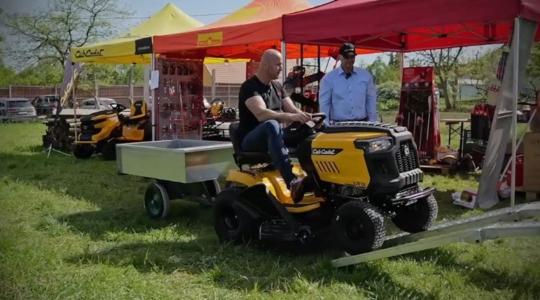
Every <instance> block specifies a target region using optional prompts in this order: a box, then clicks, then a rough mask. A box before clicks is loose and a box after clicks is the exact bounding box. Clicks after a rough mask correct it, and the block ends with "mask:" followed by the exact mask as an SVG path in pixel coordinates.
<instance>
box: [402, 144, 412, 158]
mask: <svg viewBox="0 0 540 300" xmlns="http://www.w3.org/2000/svg"><path fill="white" fill-rule="evenodd" d="M403 153H404V154H405V156H409V154H411V150H410V149H409V146H407V145H404V146H403Z"/></svg>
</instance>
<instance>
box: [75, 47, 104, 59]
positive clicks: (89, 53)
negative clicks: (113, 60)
mask: <svg viewBox="0 0 540 300" xmlns="http://www.w3.org/2000/svg"><path fill="white" fill-rule="evenodd" d="M103 51H105V49H87V50H77V51H76V52H75V57H76V58H81V57H94V56H103Z"/></svg>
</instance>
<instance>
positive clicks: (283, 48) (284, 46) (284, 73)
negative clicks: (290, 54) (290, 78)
mask: <svg viewBox="0 0 540 300" xmlns="http://www.w3.org/2000/svg"><path fill="white" fill-rule="evenodd" d="M281 59H282V64H283V70H281V83H284V82H285V79H287V43H285V41H281Z"/></svg>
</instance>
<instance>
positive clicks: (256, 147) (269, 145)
mask: <svg viewBox="0 0 540 300" xmlns="http://www.w3.org/2000/svg"><path fill="white" fill-rule="evenodd" d="M241 148H242V151H246V152H267V153H269V154H270V157H271V158H272V164H273V165H274V167H276V169H278V170H279V172H280V173H281V176H283V180H285V183H286V184H287V187H290V184H291V181H292V180H293V179H294V178H296V176H294V174H293V172H292V165H291V162H290V160H289V150H287V147H285V145H284V144H283V130H281V127H280V126H279V123H278V121H276V120H266V121H264V122H262V123H260V124H259V125H257V127H255V129H253V130H251V131H250V132H249V133H248V134H246V136H245V137H244V139H243V140H242V145H241Z"/></svg>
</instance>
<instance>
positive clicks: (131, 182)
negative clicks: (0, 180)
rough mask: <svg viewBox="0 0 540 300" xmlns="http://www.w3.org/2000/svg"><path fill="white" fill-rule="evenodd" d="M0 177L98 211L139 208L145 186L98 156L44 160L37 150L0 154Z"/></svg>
mask: <svg viewBox="0 0 540 300" xmlns="http://www.w3.org/2000/svg"><path fill="white" fill-rule="evenodd" d="M31 148H34V147H31ZM39 149H41V148H39ZM33 150H37V148H36V149H33ZM0 174H3V175H4V176H6V177H8V178H11V179H13V180H18V181H23V182H25V183H28V184H30V185H35V186H38V187H40V188H44V189H47V190H51V191H53V192H56V193H58V194H61V195H68V196H71V197H73V198H76V199H81V200H85V201H88V202H90V203H92V204H94V205H96V206H98V207H99V208H102V209H110V208H118V207H135V206H138V207H139V208H140V207H142V204H141V203H142V202H143V197H144V192H145V190H146V186H147V184H148V183H149V180H147V179H143V178H139V177H133V176H119V175H118V173H117V171H116V164H115V162H111V161H103V160H102V159H101V158H99V157H92V158H90V159H88V160H79V159H76V158H75V157H66V156H62V155H57V154H53V155H51V157H50V158H47V155H46V153H45V152H42V151H41V150H37V151H36V152H32V153H30V154H25V155H17V154H7V153H0Z"/></svg>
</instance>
